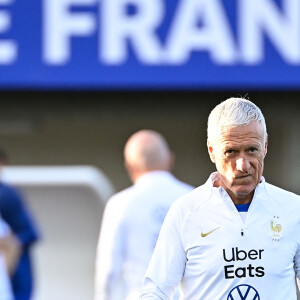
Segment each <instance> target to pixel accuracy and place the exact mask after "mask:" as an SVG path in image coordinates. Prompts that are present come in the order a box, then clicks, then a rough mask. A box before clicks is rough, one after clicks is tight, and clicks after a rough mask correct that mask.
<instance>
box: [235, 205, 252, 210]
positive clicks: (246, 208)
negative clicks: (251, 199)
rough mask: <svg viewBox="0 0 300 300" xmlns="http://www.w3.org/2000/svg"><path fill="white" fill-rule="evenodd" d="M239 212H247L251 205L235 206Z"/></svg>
mask: <svg viewBox="0 0 300 300" xmlns="http://www.w3.org/2000/svg"><path fill="white" fill-rule="evenodd" d="M235 206H236V208H237V210H238V211H239V212H247V211H248V209H249V207H250V203H247V204H236V205H235Z"/></svg>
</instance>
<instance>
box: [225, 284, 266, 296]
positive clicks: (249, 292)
mask: <svg viewBox="0 0 300 300" xmlns="http://www.w3.org/2000/svg"><path fill="white" fill-rule="evenodd" d="M227 300H260V297H259V294H258V292H257V290H256V289H255V288H254V287H252V286H250V285H248V284H241V285H238V286H236V287H235V288H233V289H232V290H231V291H230V293H229V295H228V297H227Z"/></svg>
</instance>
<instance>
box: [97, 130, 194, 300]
mask: <svg viewBox="0 0 300 300" xmlns="http://www.w3.org/2000/svg"><path fill="white" fill-rule="evenodd" d="M124 158H125V167H126V170H127V172H128V175H129V177H130V179H131V180H132V182H133V183H134V184H133V186H131V187H129V188H127V189H125V190H123V191H121V192H119V193H117V194H116V195H114V196H113V197H112V198H111V199H110V200H109V201H108V203H107V205H106V208H105V211H104V215H103V220H102V226H101V232H100V238H99V244H98V250H97V259H96V282H95V284H96V286H95V300H117V299H120V300H124V299H131V300H132V299H138V296H139V289H140V286H141V283H142V280H143V277H144V274H145V271H146V268H147V265H148V263H149V260H150V257H151V255H152V252H153V249H154V247H155V244H156V240H157V237H158V234H159V231H160V227H161V225H162V223H163V220H164V218H165V215H166V213H167V211H168V209H169V207H170V206H171V204H172V203H173V201H175V200H176V199H177V198H178V197H180V196H182V195H184V194H186V193H188V192H189V191H191V190H192V189H193V187H192V186H190V185H188V184H185V183H183V182H181V181H179V180H178V179H176V178H175V177H174V176H173V175H172V174H171V173H170V170H171V169H172V166H173V163H174V157H173V154H172V153H171V151H170V149H169V147H168V144H167V142H166V141H165V139H164V138H163V137H162V136H161V135H160V134H159V133H157V132H155V131H151V130H141V131H138V132H137V133H135V134H133V135H132V136H131V137H130V138H129V140H128V141H127V143H126V145H125V149H124Z"/></svg>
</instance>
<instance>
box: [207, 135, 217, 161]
mask: <svg viewBox="0 0 300 300" xmlns="http://www.w3.org/2000/svg"><path fill="white" fill-rule="evenodd" d="M207 150H208V154H209V157H210V159H211V161H212V162H213V163H215V162H216V161H215V153H214V148H213V145H212V143H211V142H210V141H209V140H207Z"/></svg>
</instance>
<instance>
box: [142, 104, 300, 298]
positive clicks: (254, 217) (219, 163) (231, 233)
mask: <svg viewBox="0 0 300 300" xmlns="http://www.w3.org/2000/svg"><path fill="white" fill-rule="evenodd" d="M267 138H268V136H267V130H266V124H265V119H264V117H263V115H262V113H261V111H260V109H259V108H258V107H257V106H256V105H255V104H253V103H252V102H250V101H248V100H245V99H240V98H231V99H228V100H226V101H224V102H222V103H221V104H219V105H217V106H216V107H215V108H214V109H213V110H212V112H211V114H210V116H209V119H208V141H207V146H208V152H209V155H210V158H211V160H212V162H213V163H215V165H216V169H217V172H215V173H213V174H211V176H210V177H209V179H208V180H207V182H206V183H205V184H204V185H202V186H200V187H199V188H197V189H195V190H194V191H192V192H191V193H189V194H188V195H186V196H184V197H181V199H179V200H178V201H176V202H175V203H174V205H173V206H172V208H171V209H170V211H169V213H168V214H167V216H166V218H165V222H164V224H163V226H162V229H161V233H160V236H159V239H158V242H157V245H156V248H155V250H154V254H153V257H152V259H151V262H150V264H149V267H148V270H147V273H146V276H145V280H144V283H143V287H142V291H141V299H143V300H144V299H171V297H172V293H173V290H174V288H175V287H176V286H177V285H179V284H180V291H181V298H180V299H186V300H199V299H203V300H221V299H222V300H242V299H244V300H248V299H249V300H250V299H251V300H254V299H255V300H259V299H261V300H269V299H276V300H286V299H289V300H295V299H296V284H295V273H296V275H297V276H298V277H299V276H300V197H299V196H297V195H295V194H292V193H290V192H287V191H285V190H282V189H280V188H278V187H275V186H273V185H271V184H268V183H267V182H266V181H265V179H264V177H262V173H263V168H264V158H265V156H266V154H267V144H268V143H267V141H268V139H267Z"/></svg>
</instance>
